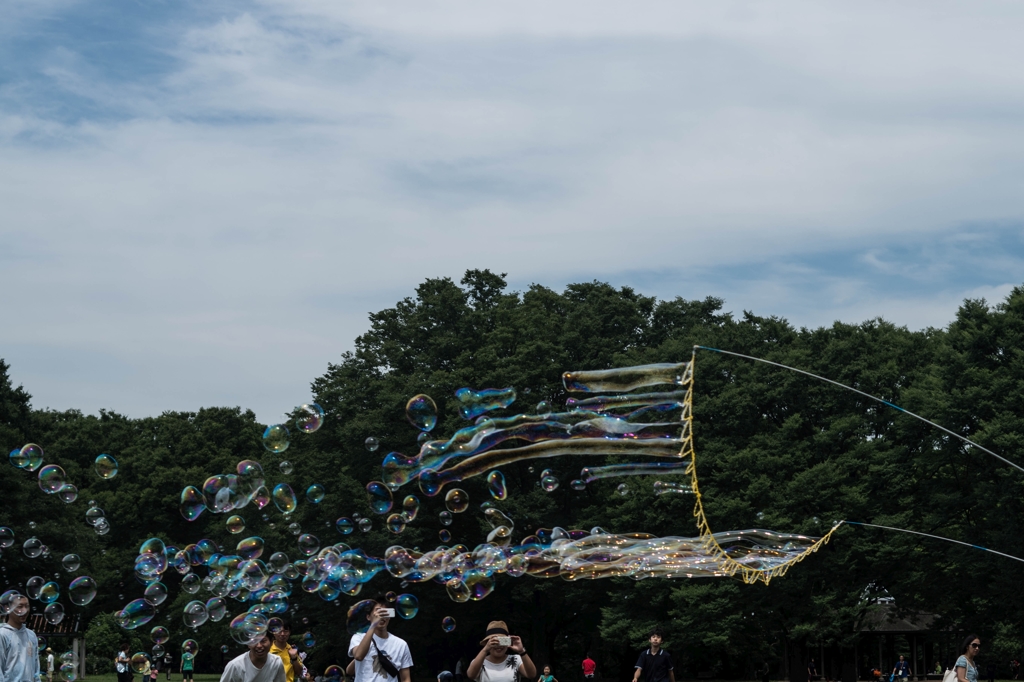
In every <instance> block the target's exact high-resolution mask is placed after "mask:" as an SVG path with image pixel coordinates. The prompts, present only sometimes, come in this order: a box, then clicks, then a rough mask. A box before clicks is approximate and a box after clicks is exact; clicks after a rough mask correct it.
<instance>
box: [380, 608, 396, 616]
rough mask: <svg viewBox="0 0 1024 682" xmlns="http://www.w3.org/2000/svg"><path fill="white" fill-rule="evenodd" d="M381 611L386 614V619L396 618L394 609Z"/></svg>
mask: <svg viewBox="0 0 1024 682" xmlns="http://www.w3.org/2000/svg"><path fill="white" fill-rule="evenodd" d="M381 610H382V611H383V612H384V617H385V618H394V617H395V610H394V609H381Z"/></svg>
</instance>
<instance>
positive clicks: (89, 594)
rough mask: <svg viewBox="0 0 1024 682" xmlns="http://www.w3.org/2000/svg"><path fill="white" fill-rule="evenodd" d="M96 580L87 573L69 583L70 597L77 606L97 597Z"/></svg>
mask: <svg viewBox="0 0 1024 682" xmlns="http://www.w3.org/2000/svg"><path fill="white" fill-rule="evenodd" d="M96 590H97V585H96V581H95V580H93V579H92V578H90V577H89V576H87V575H83V576H80V577H78V578H75V579H74V580H72V581H71V584H70V585H68V599H69V600H70V601H71V603H72V604H75V605H76V606H85V605H86V604H88V603H89V602H91V601H92V600H93V599H94V598H95V597H96Z"/></svg>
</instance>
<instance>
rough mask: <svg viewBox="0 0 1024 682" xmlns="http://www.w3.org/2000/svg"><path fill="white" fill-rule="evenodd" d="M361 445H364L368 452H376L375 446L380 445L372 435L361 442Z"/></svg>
mask: <svg viewBox="0 0 1024 682" xmlns="http://www.w3.org/2000/svg"><path fill="white" fill-rule="evenodd" d="M363 445H365V446H366V449H367V450H369V451H370V452H376V451H377V448H379V447H380V441H379V440H377V439H376V438H374V437H373V436H370V437H369V438H367V439H366V440H365V441H364V442H363Z"/></svg>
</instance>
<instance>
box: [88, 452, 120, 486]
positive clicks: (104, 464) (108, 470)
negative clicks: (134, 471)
mask: <svg viewBox="0 0 1024 682" xmlns="http://www.w3.org/2000/svg"><path fill="white" fill-rule="evenodd" d="M93 467H95V469H96V473H97V474H99V477H100V478H105V479H107V480H109V479H111V478H114V477H115V476H117V460H116V459H114V458H113V457H111V456H110V455H107V454H102V455H99V456H98V457H96V460H95V461H94V462H93Z"/></svg>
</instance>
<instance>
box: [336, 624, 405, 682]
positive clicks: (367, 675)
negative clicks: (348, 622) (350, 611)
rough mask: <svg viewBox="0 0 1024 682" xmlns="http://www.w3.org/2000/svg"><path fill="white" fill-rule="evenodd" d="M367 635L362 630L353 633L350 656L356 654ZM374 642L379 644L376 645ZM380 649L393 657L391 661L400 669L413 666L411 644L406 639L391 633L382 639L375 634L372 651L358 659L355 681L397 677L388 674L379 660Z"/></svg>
mask: <svg viewBox="0 0 1024 682" xmlns="http://www.w3.org/2000/svg"><path fill="white" fill-rule="evenodd" d="M365 636H366V634H365V633H362V632H357V633H356V634H354V635H352V639H351V641H349V643H348V655H349V656H353V657H354V656H355V651H356V647H357V646H359V643H360V642H362V641H363V637H365ZM374 644H376V645H377V646H376V647H374ZM378 649H380V650H381V651H383V652H384V653H386V654H387V655H388V658H390V659H391V662H392V663H394V664H395V667H396V668H398V670H399V671H402V670H405V669H406V668H411V667H412V654H411V653H409V645H408V644H406V643H405V640H404V639H402V638H401V637H398V636H396V635H392V634H390V633H389V634H388V638H387V639H382V638H381V637H380V636H378V635H377V634H374V635H373V643H371V644H370V651H369V652H367V654H366V658H364V659H363V660H361V661H356V679H355V682H391V681H392V680H394V679H395V678H394V677H391V676H390V675H388V673H387V671H385V670H384V668H382V667H381V665H380V663H379V662H378V661H377V650H378Z"/></svg>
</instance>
